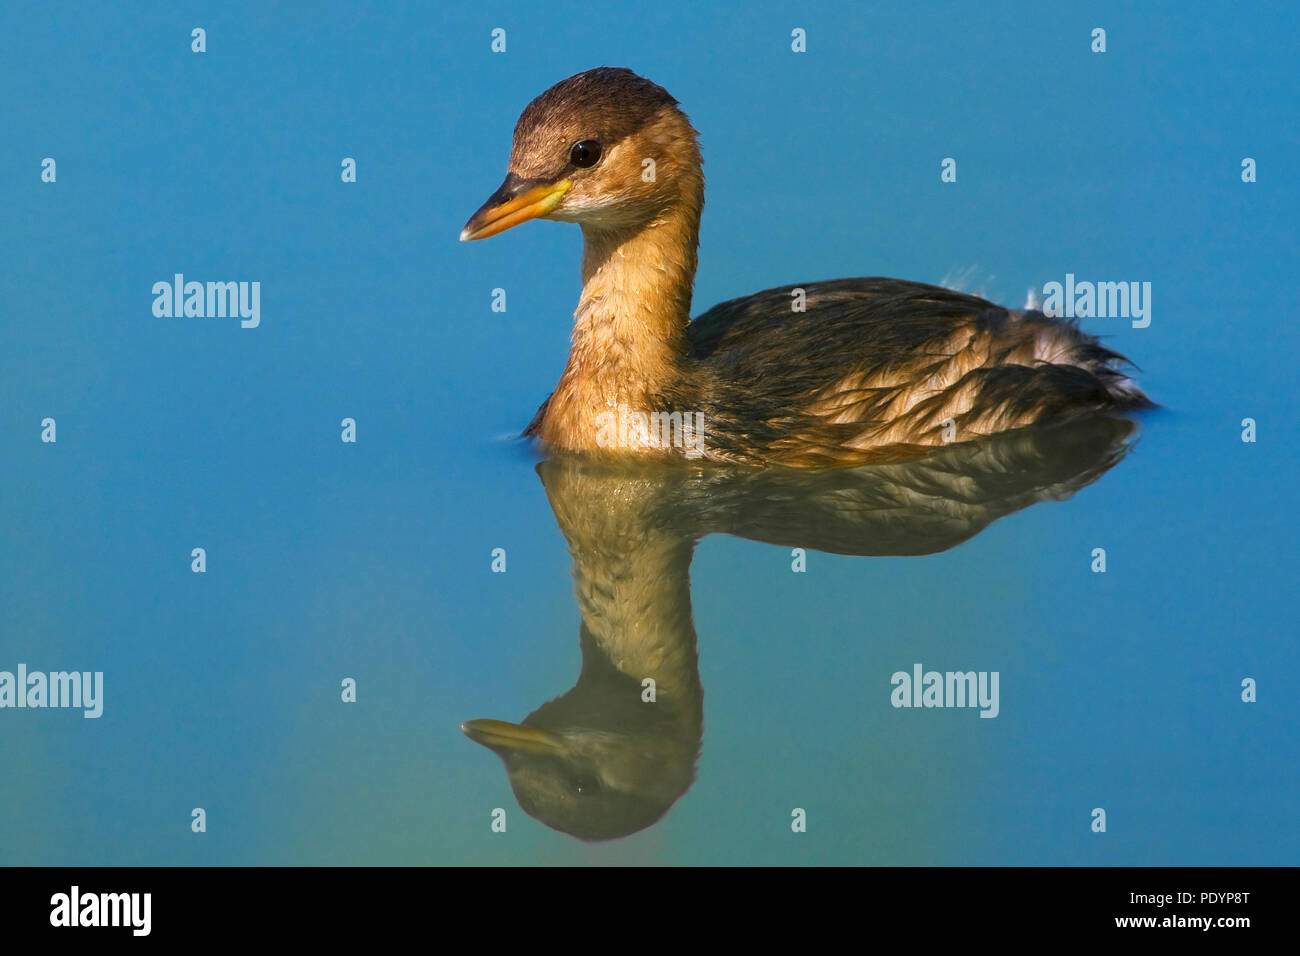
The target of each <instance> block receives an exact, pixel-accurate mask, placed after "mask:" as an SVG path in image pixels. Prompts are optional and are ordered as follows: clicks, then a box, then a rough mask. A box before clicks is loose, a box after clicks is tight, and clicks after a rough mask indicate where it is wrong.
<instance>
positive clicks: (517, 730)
mask: <svg viewBox="0 0 1300 956" xmlns="http://www.w3.org/2000/svg"><path fill="white" fill-rule="evenodd" d="M470 221H471V222H473V220H472V219H471V220H470ZM522 221H523V220H520V222H522ZM502 228H508V227H502ZM460 729H461V730H462V731H463V732H464V734H465V736H466V737H468V738H469V739H470V740H472V741H474V743H476V744H482V745H483V746H484V747H487V748H488V749H490V750H495V751H497V752H498V753H499V752H501V751H503V750H504V751H513V752H518V751H524V752H526V753H534V754H559V753H562V752H563V751H564V739H563V738H562V737H561V736H560V735H559V734H553V733H551V732H550V731H549V730H542V729H541V728H540V727H525V726H524V725H523V724H511V723H507V722H506V721H504V720H467V721H465V723H463V724H461V725H460Z"/></svg>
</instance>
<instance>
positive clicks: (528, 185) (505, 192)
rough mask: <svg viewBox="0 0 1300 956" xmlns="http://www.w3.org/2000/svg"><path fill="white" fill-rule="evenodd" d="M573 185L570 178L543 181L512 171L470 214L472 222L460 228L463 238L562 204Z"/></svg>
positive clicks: (480, 235)
mask: <svg viewBox="0 0 1300 956" xmlns="http://www.w3.org/2000/svg"><path fill="white" fill-rule="evenodd" d="M572 186H573V182H572V180H568V179H561V180H560V181H559V182H556V183H539V182H538V181H537V180H535V179H520V178H519V177H518V176H516V175H515V174H514V173H511V174H510V175H508V176H507V177H506V181H505V182H503V183H502V184H501V188H500V189H498V190H497V191H496V192H494V193H493V194H492V196H491V198H489V199H488V201H487V202H485V203H484V204H483V205H482V206H480V207H479V211H478V212H476V213H474V215H472V216H470V217H469V222H467V223H465V228H464V229H462V230H461V232H460V241H461V242H465V241H467V240H470V239H486V238H487V237H488V236H495V235H496V234H497V233H498V232H505V231H506V230H507V229H509V228H510V227H511V226H517V225H519V224H520V223H521V222H527V221H528V220H529V219H536V218H537V217H538V216H545V215H547V214H548V213H550V212H551V210H553V209H554V208H555V207H556V206H558V205H559V204H560V200H561V199H563V198H564V194H565V193H567V192H568V191H569V190H570V189H571V188H572Z"/></svg>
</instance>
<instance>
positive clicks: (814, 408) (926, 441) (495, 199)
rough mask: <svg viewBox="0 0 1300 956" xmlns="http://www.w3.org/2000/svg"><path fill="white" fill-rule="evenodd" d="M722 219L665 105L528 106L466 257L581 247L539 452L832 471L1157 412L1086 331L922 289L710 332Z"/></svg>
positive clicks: (770, 302) (600, 90)
mask: <svg viewBox="0 0 1300 956" xmlns="http://www.w3.org/2000/svg"><path fill="white" fill-rule="evenodd" d="M703 204H704V176H703V172H702V166H701V158H700V151H699V146H698V144H697V142H696V132H695V130H694V129H693V128H692V127H691V124H690V122H689V120H688V119H687V118H686V115H685V114H684V113H683V112H682V111H681V110H680V109H679V108H678V105H677V101H676V100H674V99H673V98H672V96H670V95H669V94H668V92H667V91H666V90H664V89H663V88H662V87H660V86H657V85H656V84H654V83H652V82H650V81H649V80H646V79H644V78H642V77H639V76H637V75H636V74H634V73H632V72H631V71H629V70H621V69H611V68H605V67H602V68H599V69H595V70H589V71H587V72H585V73H579V74H577V75H576V76H572V77H570V78H569V79H567V80H564V81H563V82H561V83H558V84H557V85H555V86H554V87H552V88H551V89H549V90H547V91H546V92H545V93H543V94H542V95H541V96H539V97H537V99H535V100H533V101H532V102H531V103H530V104H529V105H528V106H527V108H526V109H525V110H524V112H523V114H522V115H521V116H520V118H519V122H518V123H517V125H516V127H515V132H514V144H513V149H512V151H511V156H510V165H509V172H508V174H507V176H506V179H505V182H504V183H503V184H502V185H501V187H500V189H498V190H497V192H496V193H494V194H493V195H492V196H491V197H490V198H489V199H488V201H487V202H486V203H484V205H483V206H482V207H481V208H480V209H479V210H478V211H477V212H476V213H475V214H474V216H473V217H472V218H471V219H470V221H469V222H468V223H467V224H466V226H465V229H464V231H463V232H462V233H461V238H462V239H482V238H486V237H488V236H493V235H496V234H497V233H500V232H502V231H504V230H506V229H509V228H511V227H512V226H515V225H518V224H519V223H522V222H525V221H527V220H529V219H534V218H547V219H554V220H560V221H565V222H576V223H578V224H580V225H581V227H582V231H583V258H582V281H583V288H582V295H581V298H580V300H579V303H578V307H577V310H576V312H575V313H574V331H573V344H572V348H571V350H570V353H569V361H568V364H567V366H566V368H565V370H564V373H563V374H562V376H561V378H560V381H559V384H558V385H557V386H556V388H555V391H554V392H553V393H552V394H551V396H550V397H549V398H548V399H547V400H546V401H545V403H543V405H542V406H541V408H540V409H539V410H538V412H537V414H536V416H535V417H534V419H533V421H532V423H531V424H530V425H529V426H528V428H527V430H526V433H527V434H528V435H530V436H533V437H535V438H537V439H539V440H540V441H541V442H543V443H544V444H545V445H547V446H549V447H551V448H554V449H562V450H569V451H585V452H610V453H619V454H628V453H636V454H640V455H642V456H656V457H702V458H705V459H708V460H711V461H718V462H729V463H744V464H751V465H757V464H780V465H787V466H798V467H820V466H827V465H855V464H862V463H870V462H879V461H890V460H898V459H901V458H906V457H909V456H914V455H917V454H922V453H924V452H925V451H926V450H928V449H931V448H934V447H937V446H941V445H945V444H949V443H951V442H953V441H971V440H976V439H978V438H981V437H984V436H988V435H993V434H999V433H1002V432H1006V431H1009V430H1012V429H1016V428H1022V427H1026V426H1028V425H1033V424H1042V423H1048V422H1053V421H1058V420H1060V419H1061V418H1063V417H1067V416H1069V415H1073V414H1076V413H1078V412H1080V411H1085V410H1122V409H1131V408H1139V407H1144V406H1147V405H1149V404H1150V401H1149V399H1147V397H1146V396H1145V395H1144V394H1143V392H1142V391H1141V390H1140V389H1139V388H1138V387H1137V385H1136V384H1134V382H1133V381H1132V380H1131V379H1130V378H1129V377H1128V375H1127V374H1126V373H1125V372H1124V371H1123V366H1124V365H1125V363H1126V360H1125V359H1124V358H1123V356H1121V355H1119V354H1118V353H1116V352H1113V351H1111V350H1110V349H1108V348H1105V347H1104V346H1102V345H1101V344H1100V343H1099V342H1098V341H1097V339H1096V337H1094V336H1092V335H1088V334H1086V333H1084V332H1082V331H1080V330H1079V329H1078V328H1077V327H1075V326H1074V325H1073V324H1071V323H1068V322H1063V321H1059V320H1057V319H1053V318H1049V317H1047V316H1045V315H1043V314H1042V313H1041V312H1037V311H1023V312H1016V311H1009V310H1007V309H1004V308H1001V307H999V306H997V305H994V304H993V303H991V302H987V301H985V300H983V299H980V298H978V297H975V296H971V295H965V294H962V293H959V292H954V291H952V290H949V289H943V288H939V287H936V286H930V285H924V284H921V283H916V282H906V281H902V280H898V279H885V278H862V279H839V280H834V281H829V282H811V283H804V284H801V285H796V286H786V287H781V288H775V289H769V290H767V291H764V292H759V293H757V294H755V295H750V296H746V297H744V298H740V299H734V300H732V301H730V302H725V303H723V304H721V305H718V306H715V307H714V308H712V309H710V310H708V311H707V312H705V313H704V314H703V315H701V316H699V317H698V318H696V319H695V320H694V321H691V318H690V308H691V289H692V285H693V282H694V278H695V269H696V257H697V245H698V241H699V226H700V213H701V210H702V208H703Z"/></svg>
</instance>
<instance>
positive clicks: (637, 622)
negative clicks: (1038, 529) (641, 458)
mask: <svg viewBox="0 0 1300 956" xmlns="http://www.w3.org/2000/svg"><path fill="white" fill-rule="evenodd" d="M1134 432H1135V426H1134V425H1133V423H1132V422H1130V421H1128V420H1126V419H1123V418H1116V417H1111V416H1107V415H1091V416H1086V417H1081V418H1077V419H1074V420H1071V421H1068V422H1063V423H1059V424H1057V425H1054V426H1051V427H1042V428H1033V429H1024V430H1021V431H1016V432H1008V433H1005V434H1002V435H997V436H994V437H992V438H988V439H985V440H982V441H979V442H973V443H966V444H954V445H951V446H948V447H946V448H941V449H939V450H937V451H934V452H932V453H930V454H928V455H926V456H925V457H923V458H915V459H911V460H908V461H902V462H894V463H890V464H881V465H872V466H868V467H862V468H853V469H840V470H825V471H809V470H785V469H764V470H745V471H738V470H735V469H724V468H716V467H708V468H702V469H688V468H683V467H682V466H681V465H679V464H678V465H671V466H670V465H661V466H649V465H646V464H644V463H629V462H625V461H624V462H620V461H614V460H603V459H593V458H589V457H570V456H564V457H553V458H550V459H548V460H546V461H543V462H542V463H541V464H539V465H538V469H537V470H538V473H539V474H540V475H541V478H542V483H543V484H544V485H545V487H546V494H547V497H548V498H549V500H550V503H551V507H552V509H553V510H554V512H555V517H556V520H557V521H558V522H559V526H560V530H561V531H562V532H563V533H564V536H565V538H566V539H567V540H568V543H569V550H570V552H571V553H572V555H573V576H574V581H575V584H576V587H575V590H576V594H577V599H578V610H579V613H580V614H581V616H582V624H581V627H580V628H579V640H580V642H581V645H582V673H581V674H580V675H579V677H578V682H577V684H576V685H575V686H574V687H573V689H572V690H570V691H568V692H567V693H565V694H563V695H561V696H559V697H557V698H555V699H554V700H552V701H550V702H549V703H546V704H543V705H542V706H541V707H539V708H537V709H536V710H535V711H533V712H532V713H531V714H529V715H528V716H527V717H526V718H524V721H523V723H522V724H511V723H506V722H504V721H498V720H471V721H469V722H467V723H465V724H464V725H462V729H463V730H464V731H465V733H466V734H467V735H468V736H469V737H470V738H471V739H473V740H475V741H477V742H478V743H481V744H483V745H484V746H485V747H488V748H490V749H491V750H493V751H495V752H496V753H497V754H498V755H499V756H500V757H501V758H502V759H503V760H504V761H505V765H506V772H507V773H508V774H509V776H510V785H511V787H512V788H513V789H514V792H515V797H516V798H517V799H518V800H519V805H520V806H521V807H522V808H523V809H524V811H525V812H527V813H528V814H529V815H531V816H533V817H536V818H537V819H538V820H540V821H542V822H543V823H545V824H546V825H547V826H549V827H552V828H553V829H556V830H561V831H563V832H565V833H570V834H572V835H574V836H577V837H580V838H582V839H584V840H608V839H612V838H615V837H620V836H626V835H627V834H630V833H634V832H636V831H637V830H641V829H644V828H645V827H648V826H650V825H651V824H652V823H654V822H655V821H656V820H658V819H659V818H660V817H662V816H663V815H664V814H665V813H666V812H667V811H668V808H669V807H671V806H672V804H673V803H674V802H675V801H676V800H677V799H678V798H679V797H680V796H681V795H682V794H683V793H685V792H686V790H687V788H688V787H690V785H691V782H692V780H693V779H694V776H695V762H696V758H697V757H698V755H699V752H700V745H701V736H702V730H703V688H702V687H701V685H700V678H699V671H698V668H697V666H696V646H695V627H694V624H693V622H692V619H691V595H690V578H689V574H690V563H691V555H692V553H693V552H694V548H695V543H696V542H697V541H698V540H699V539H700V538H702V537H704V536H705V535H707V534H713V533H723V534H732V535H737V536H739V537H743V538H750V539H752V540H755V541H764V542H769V543H771V544H777V545H782V546H784V547H802V548H808V549H814V550H819V551H829V552H834V553H837V554H854V555H919V554H933V553H936V552H939V551H945V550H947V549H949V548H952V547H954V546H955V545H957V544H960V543H961V542H963V541H965V540H967V539H968V538H970V537H972V536H973V535H975V534H977V533H979V532H980V531H981V530H982V529H984V528H985V527H987V526H988V525H989V524H991V523H992V522H993V521H995V520H997V519H998V518H1000V517H1002V516H1003V515H1006V514H1010V513H1011V512H1014V511H1018V510H1020V509H1021V508H1025V507H1027V506H1029V505H1031V504H1034V503H1036V502H1040V501H1048V500H1053V501H1059V500H1062V499H1064V498H1067V497H1069V496H1070V495H1071V494H1073V493H1074V492H1075V491H1077V490H1078V489H1080V488H1082V487H1083V486H1084V485H1087V484H1089V483H1091V482H1093V481H1095V480H1096V479H1097V478H1098V477H1100V476H1101V475H1102V474H1103V473H1104V472H1106V471H1107V470H1108V469H1109V468H1111V467H1112V466H1113V465H1115V464H1116V463H1117V462H1118V461H1119V460H1120V459H1121V458H1122V457H1123V456H1124V454H1125V453H1126V451H1127V450H1128V448H1129V447H1130V444H1131V441H1130V439H1131V437H1132V436H1133V434H1134ZM828 599H831V600H833V595H828ZM647 678H650V679H653V681H654V695H655V700H654V702H652V703H651V702H647V701H645V700H644V699H643V698H644V696H647V695H646V694H645V691H644V687H643V681H644V680H645V679H647Z"/></svg>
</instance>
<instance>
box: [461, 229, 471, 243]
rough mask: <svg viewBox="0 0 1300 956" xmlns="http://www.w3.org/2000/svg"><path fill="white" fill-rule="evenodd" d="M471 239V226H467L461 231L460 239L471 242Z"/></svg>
mask: <svg viewBox="0 0 1300 956" xmlns="http://www.w3.org/2000/svg"><path fill="white" fill-rule="evenodd" d="M469 240H470V234H469V226H466V227H465V228H464V229H462V230H461V231H460V241H461V242H469Z"/></svg>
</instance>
